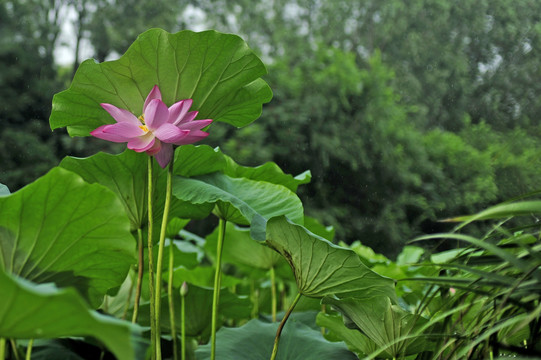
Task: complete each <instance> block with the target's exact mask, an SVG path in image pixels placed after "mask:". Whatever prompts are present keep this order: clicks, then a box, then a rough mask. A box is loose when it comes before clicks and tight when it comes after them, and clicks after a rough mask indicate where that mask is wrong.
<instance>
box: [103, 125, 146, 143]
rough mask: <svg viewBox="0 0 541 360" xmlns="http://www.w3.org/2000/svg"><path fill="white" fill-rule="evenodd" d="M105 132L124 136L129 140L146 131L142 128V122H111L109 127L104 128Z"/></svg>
mask: <svg viewBox="0 0 541 360" xmlns="http://www.w3.org/2000/svg"><path fill="white" fill-rule="evenodd" d="M103 132H104V133H107V134H112V135H117V136H122V137H124V138H127V139H128V140H129V139H131V138H134V137H138V136H143V135H145V134H146V132H145V131H144V130H143V129H142V128H141V123H139V126H138V125H134V124H132V123H128V122H119V123H116V124H111V125H109V126H107V128H105V129H103Z"/></svg>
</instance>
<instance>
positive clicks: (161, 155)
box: [154, 144, 173, 169]
mask: <svg viewBox="0 0 541 360" xmlns="http://www.w3.org/2000/svg"><path fill="white" fill-rule="evenodd" d="M154 157H155V158H156V161H158V164H160V166H161V167H162V169H163V168H165V167H166V166H167V164H169V162H170V161H171V159H172V158H173V145H171V144H162V148H161V150H160V151H159V152H158V153H157V154H155V155H154Z"/></svg>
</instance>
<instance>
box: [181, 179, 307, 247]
mask: <svg viewBox="0 0 541 360" xmlns="http://www.w3.org/2000/svg"><path fill="white" fill-rule="evenodd" d="M173 195H174V196H175V197H177V198H178V199H180V200H183V201H187V202H190V203H193V204H216V209H217V212H218V216H220V217H221V218H223V219H224V220H227V221H231V222H234V223H237V224H240V225H252V226H251V235H252V237H253V238H254V239H256V240H261V241H263V240H265V224H266V220H267V219H270V218H271V217H274V216H278V215H287V216H288V217H289V218H290V219H292V221H294V222H297V223H302V222H303V219H304V217H303V208H302V203H301V201H300V199H299V198H298V197H297V195H295V193H293V192H292V191H291V190H289V189H287V188H286V187H284V186H281V185H275V184H271V183H268V182H265V181H255V180H250V179H246V178H232V177H229V176H227V175H224V174H221V173H213V174H208V175H203V176H198V177H193V178H184V177H180V176H176V177H175V178H174V179H173ZM215 211H216V210H215Z"/></svg>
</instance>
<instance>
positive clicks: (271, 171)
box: [174, 145, 311, 192]
mask: <svg viewBox="0 0 541 360" xmlns="http://www.w3.org/2000/svg"><path fill="white" fill-rule="evenodd" d="M216 171H222V172H223V173H224V174H226V175H228V176H231V177H233V178H247V179H251V180H259V181H266V182H270V183H272V184H277V185H283V186H285V187H286V188H288V189H289V190H291V191H293V192H296V191H297V187H298V186H299V185H302V184H306V183H309V182H310V180H311V174H310V171H308V170H307V171H305V172H303V173H302V174H299V175H297V176H295V177H294V176H292V175H289V174H285V173H284V172H283V171H282V169H280V167H279V166H278V165H276V164H275V163H273V162H267V163H265V164H263V165H260V166H256V167H250V166H242V165H239V164H237V163H236V162H235V161H234V160H233V159H232V158H231V157H229V156H227V155H225V154H223V153H222V152H221V150H220V149H219V148H214V149H213V148H212V147H210V146H208V145H198V146H194V145H185V146H181V147H179V148H177V150H176V151H175V168H174V173H175V174H176V175H181V176H184V177H192V176H197V175H204V174H210V173H213V172H216Z"/></svg>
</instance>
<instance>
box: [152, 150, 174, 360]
mask: <svg viewBox="0 0 541 360" xmlns="http://www.w3.org/2000/svg"><path fill="white" fill-rule="evenodd" d="M172 178H173V162H172V161H171V162H170V163H169V167H168V168H167V185H166V188H165V205H164V207H163V217H162V227H161V230H160V243H159V245H158V260H157V264H156V300H155V301H154V306H156V310H155V315H156V360H161V358H162V352H161V348H160V338H161V331H160V313H161V304H162V302H161V293H162V282H163V281H162V270H163V269H162V268H163V248H164V247H165V233H166V230H167V221H168V218H169V208H170V207H171V192H172V188H173V186H172Z"/></svg>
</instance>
